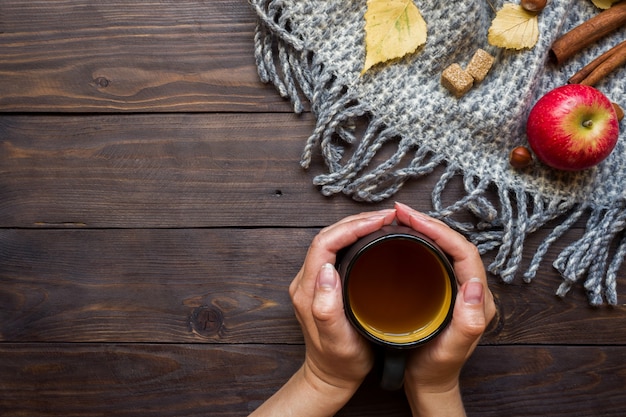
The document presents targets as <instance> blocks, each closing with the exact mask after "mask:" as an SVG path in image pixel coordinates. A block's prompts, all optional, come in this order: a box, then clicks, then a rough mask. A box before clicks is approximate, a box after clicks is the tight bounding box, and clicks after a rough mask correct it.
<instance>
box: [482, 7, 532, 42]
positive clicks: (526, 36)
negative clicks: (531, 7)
mask: <svg viewBox="0 0 626 417" xmlns="http://www.w3.org/2000/svg"><path fill="white" fill-rule="evenodd" d="M487 40H488V41H489V43H490V44H491V45H493V46H498V47H501V48H509V49H524V48H532V47H533V46H535V44H536V43H537V41H538V40H539V25H538V23H537V13H533V12H528V11H526V10H524V9H523V8H522V6H520V5H517V4H512V3H505V4H504V5H503V6H502V9H500V10H499V11H498V13H496V17H495V18H494V19H493V22H491V27H490V28H489V33H488V35H487Z"/></svg>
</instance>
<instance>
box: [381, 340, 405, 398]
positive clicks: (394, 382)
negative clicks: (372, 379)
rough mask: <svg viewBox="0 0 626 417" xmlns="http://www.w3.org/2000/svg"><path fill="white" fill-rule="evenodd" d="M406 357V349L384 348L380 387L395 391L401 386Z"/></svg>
mask: <svg viewBox="0 0 626 417" xmlns="http://www.w3.org/2000/svg"><path fill="white" fill-rule="evenodd" d="M406 358H407V352H406V350H401V349H385V357H384V362H383V374H382V376H381V378H380V387H381V388H382V389H384V390H387V391H395V390H398V389H400V388H402V384H403V383H404V367H405V365H406Z"/></svg>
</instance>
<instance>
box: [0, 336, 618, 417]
mask: <svg viewBox="0 0 626 417" xmlns="http://www.w3.org/2000/svg"><path fill="white" fill-rule="evenodd" d="M625 354H626V350H625V348H624V347H623V346H620V347H567V346H537V347H531V346H500V347H490V346H487V347H479V348H478V349H477V351H476V352H475V354H474V356H473V357H472V358H471V359H470V361H469V362H468V364H467V365H466V368H465V369H464V371H463V374H462V377H461V384H462V389H463V392H464V399H465V404H466V408H467V411H468V415H469V416H481V417H484V416H497V417H499V416H510V417H516V416H520V417H521V416H524V417H526V416H529V415H533V416H545V417H549V416H554V417H564V416H571V415H578V416H600V415H601V416H614V417H617V416H623V415H624V414H625V413H626V396H624V386H626V365H625V364H624V361H623V357H624V355H625ZM302 355H303V349H302V346H298V345H296V346H266V345H254V344H251V345H228V346H215V345H211V346H209V345H189V344H187V345H176V344H168V345H151V344H148V345H109V344H105V345H101V344H82V345H54V344H52V345H49V344H6V343H5V344H2V345H1V346H0V356H2V358H3V360H2V361H0V387H1V388H0V409H1V410H2V415H7V416H13V415H38V416H54V415H63V416H68V417H69V416H87V415H89V416H110V415H116V416H142V417H144V416H172V415H176V416H181V417H183V416H200V415H211V416H224V417H226V416H243V415H246V414H247V413H248V412H250V411H251V410H253V409H254V408H256V407H257V406H258V405H259V404H260V403H261V402H262V401H263V400H264V399H265V398H267V397H269V396H270V395H271V394H272V393H273V392H274V391H275V390H277V389H278V388H279V387H280V385H282V384H283V383H284V382H285V381H286V380H287V378H288V377H289V375H291V374H292V373H293V372H294V371H295V370H296V369H297V368H298V366H299V364H300V362H301V360H302ZM409 415H410V414H409V411H408V407H407V404H406V399H405V398H404V396H403V394H402V393H401V392H394V393H388V392H382V391H380V390H379V389H378V388H377V386H376V381H375V380H374V377H373V376H372V377H371V378H368V379H367V380H366V382H365V383H364V385H363V386H362V387H361V389H360V391H359V392H358V393H357V394H356V396H355V397H354V398H353V400H352V401H351V402H350V403H348V405H347V406H346V407H345V408H344V409H343V410H341V411H340V413H339V414H338V416H372V417H373V416H390V417H400V416H405V417H406V416H409Z"/></svg>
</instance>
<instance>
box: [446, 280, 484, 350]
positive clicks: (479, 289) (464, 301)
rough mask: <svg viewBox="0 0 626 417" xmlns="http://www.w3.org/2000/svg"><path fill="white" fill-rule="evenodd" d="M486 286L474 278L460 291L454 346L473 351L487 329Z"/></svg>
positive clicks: (453, 332)
mask: <svg viewBox="0 0 626 417" xmlns="http://www.w3.org/2000/svg"><path fill="white" fill-rule="evenodd" d="M484 304H485V284H484V283H483V281H482V280H481V279H480V278H472V279H470V280H469V281H467V282H465V283H464V284H463V285H462V286H461V288H460V289H459V296H457V299H456V304H455V306H454V315H453V319H452V322H451V323H450V324H451V326H450V327H451V333H452V334H451V335H450V336H451V337H452V338H454V339H455V341H454V343H453V346H458V348H459V349H464V350H466V351H471V350H472V349H473V347H474V345H475V344H476V342H478V339H480V337H481V336H482V334H483V332H484V331H485V329H486V328H487V318H486V314H485V308H484Z"/></svg>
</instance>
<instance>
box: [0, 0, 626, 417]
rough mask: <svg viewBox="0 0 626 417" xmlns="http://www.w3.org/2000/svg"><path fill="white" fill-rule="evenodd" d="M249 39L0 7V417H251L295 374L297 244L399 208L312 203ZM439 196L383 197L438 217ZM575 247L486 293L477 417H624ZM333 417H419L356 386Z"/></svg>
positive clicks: (232, 31) (23, 5) (623, 348)
mask: <svg viewBox="0 0 626 417" xmlns="http://www.w3.org/2000/svg"><path fill="white" fill-rule="evenodd" d="M254 25H255V17H254V13H253V12H252V10H251V8H250V7H249V5H248V4H247V3H246V2H245V1H236V0H210V1H199V0H183V1H181V0H176V1H174V0H170V1H148V0H140V1H132V2H131V1H120V0H111V1H107V2H94V1H87V0H54V1H51V0H45V1H44V0H35V1H28V2H27V1H18V0H2V1H1V3H0V112H2V113H1V114H0V358H1V359H0V415H1V416H18V415H19V416H23V415H28V416H52V415H54V416H66V417H67V416H200V415H203V416H206V415H209V416H244V415H246V414H247V413H248V412H250V411H251V410H253V409H255V408H256V407H257V406H258V405H259V404H260V403H261V402H262V401H263V400H265V399H266V398H267V397H269V396H270V395H271V394H272V393H273V392H274V391H275V390H276V389H278V387H279V386H280V385H281V384H282V383H284V382H285V381H286V379H287V378H288V377H289V375H290V374H291V373H292V372H293V371H294V370H295V369H297V368H298V366H299V364H300V362H301V360H302V357H303V340H302V336H301V333H300V329H299V327H298V324H297V322H296V320H295V318H294V316H293V312H292V308H291V305H290V300H289V297H288V294H287V286H288V284H289V282H290V281H291V279H292V277H293V276H294V275H295V273H296V272H297V270H298V268H299V266H300V264H301V262H302V260H303V258H304V254H305V252H306V249H307V247H308V245H309V242H310V241H311V239H312V238H313V236H314V235H315V234H316V233H317V231H318V230H319V229H320V228H321V227H323V226H325V225H327V224H330V223H333V222H335V221H336V220H338V219H340V218H342V217H344V216H346V215H349V214H352V213H355V212H359V211H364V210H371V209H375V208H380V207H389V206H391V204H392V203H391V202H385V203H382V204H379V205H366V204H359V203H356V202H354V201H352V200H350V199H348V198H346V197H343V196H336V197H333V198H326V197H323V196H322V195H321V194H320V192H319V190H318V189H317V188H316V187H315V186H313V185H312V178H313V176H314V175H315V174H316V173H320V172H322V170H323V167H322V166H321V163H320V161H319V160H318V161H317V162H316V163H315V164H314V167H313V168H311V169H310V170H309V171H304V170H302V169H301V168H300V167H299V165H298V161H299V158H300V152H301V151H302V147H303V144H304V141H305V139H306V138H307V137H308V135H309V133H310V132H311V130H312V128H313V126H314V120H313V117H312V116H311V115H310V114H309V113H305V114H304V115H302V116H296V115H293V114H292V113H291V108H290V104H289V103H288V102H286V101H284V100H283V99H281V98H280V97H279V95H278V94H277V93H276V91H275V90H274V88H273V87H271V86H266V85H263V84H261V83H260V82H259V80H258V76H257V74H256V68H255V65H254V57H253V31H254ZM434 181H435V178H429V179H424V180H420V181H414V182H412V183H410V184H408V185H407V186H406V187H405V188H404V189H403V190H402V191H401V192H400V193H399V194H397V195H396V196H395V197H394V198H395V199H396V200H398V201H403V202H405V203H407V204H410V205H411V206H413V207H415V208H417V209H420V210H429V209H430V208H431V206H430V193H429V192H428V191H425V190H428V189H429V188H430V187H432V186H433V184H434ZM459 192H460V191H459ZM582 225H583V223H582V222H581V224H580V227H579V228H578V229H577V230H574V231H573V232H571V233H570V235H569V236H571V238H574V237H575V236H576V235H577V232H580V230H581V228H582ZM548 232H549V230H548V229H546V230H542V231H541V232H539V233H538V234H537V235H536V236H533V237H531V238H530V239H529V241H528V243H527V246H528V250H527V251H528V255H527V256H526V257H525V258H524V263H526V264H527V263H528V262H529V261H530V254H531V253H532V252H533V251H534V249H535V248H536V247H537V245H538V244H539V242H540V241H541V238H542V237H545V236H546V234H547V233H548ZM579 234H580V233H578V235H579ZM565 244H566V242H560V243H558V244H557V245H556V246H555V247H554V248H552V249H551V251H550V252H549V253H548V256H547V258H546V262H544V264H543V267H542V269H541V271H540V273H539V274H538V276H537V278H536V279H535V281H534V282H533V283H532V284H530V285H527V284H524V283H523V282H522V280H521V278H518V279H517V280H516V281H515V282H514V283H513V284H511V285H507V284H503V283H501V282H500V281H499V280H498V278H496V277H490V284H491V287H492V290H493V292H494V293H495V295H496V297H497V302H498V307H499V314H498V316H497V318H496V320H495V322H494V324H493V325H492V326H491V327H490V329H489V331H488V332H487V334H486V335H485V336H484V338H483V340H482V342H481V345H480V346H479V347H478V349H477V351H476V353H475V354H474V356H473V357H472V358H471V360H470V361H469V363H468V364H467V366H466V368H465V369H464V372H463V375H462V385H463V391H464V396H465V402H466V405H467V410H468V414H469V415H471V416H570V415H576V416H581V417H582V416H624V415H626V390H625V387H626V360H624V358H625V357H626V330H624V329H625V327H626V308H624V306H623V305H621V304H620V305H619V306H618V307H611V308H610V307H601V308H591V307H589V306H588V304H587V300H586V295H585V293H584V290H582V289H581V287H577V288H576V289H575V290H573V291H572V292H571V294H569V295H568V296H567V297H566V298H564V299H560V298H558V297H556V296H555V295H554V293H555V290H556V288H557V287H558V285H559V283H560V277H559V276H558V273H556V272H555V271H554V270H552V268H551V266H550V262H551V260H552V259H553V258H554V256H555V255H556V254H557V253H558V251H559V250H561V249H562V248H563V247H564V245H565ZM491 259H492V257H490V256H489V254H488V255H487V256H486V257H485V262H490V260H491ZM624 271H625V269H624V268H623V269H622V273H621V277H620V283H619V284H620V290H621V292H622V293H623V292H624V291H626V279H624ZM620 297H621V298H620V303H622V302H623V300H624V298H623V297H624V296H623V295H621V296H620ZM340 415H343V416H364V415H370V416H407V415H409V412H408V407H407V405H406V401H405V399H404V398H403V395H402V394H401V393H387V392H382V391H380V390H379V389H378V388H377V387H376V383H375V381H371V380H368V381H366V383H365V384H364V386H363V387H362V389H361V390H360V391H359V392H358V393H357V395H356V396H355V397H354V398H353V400H352V401H351V402H350V403H349V404H348V405H347V406H346V407H345V409H343V410H342V411H341V412H340Z"/></svg>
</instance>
